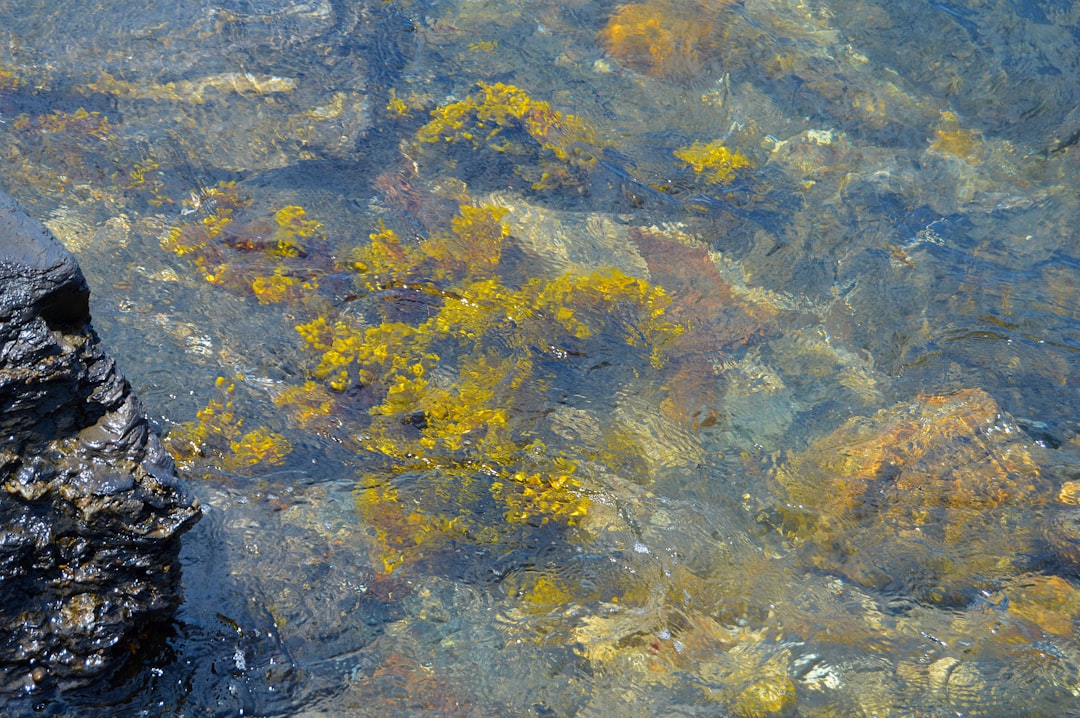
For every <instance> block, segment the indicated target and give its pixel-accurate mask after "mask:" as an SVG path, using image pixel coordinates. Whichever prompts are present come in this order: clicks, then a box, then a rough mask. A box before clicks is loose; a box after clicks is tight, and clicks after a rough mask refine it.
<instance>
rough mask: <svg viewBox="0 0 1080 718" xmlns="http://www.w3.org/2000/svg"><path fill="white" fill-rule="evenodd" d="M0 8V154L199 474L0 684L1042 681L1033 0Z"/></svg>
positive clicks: (148, 700) (911, 700) (681, 707)
mask: <svg viewBox="0 0 1080 718" xmlns="http://www.w3.org/2000/svg"><path fill="white" fill-rule="evenodd" d="M0 17H2V18H3V23H2V26H3V27H4V28H5V32H6V33H7V38H6V39H7V40H8V42H7V43H5V46H6V47H7V48H8V49H7V50H6V52H5V53H4V54H3V55H2V56H0V70H2V71H3V75H2V76H0V80H2V82H0V113H2V115H0V119H3V120H4V124H3V125H2V128H0V129H2V133H0V141H2V143H3V157H4V159H5V163H4V165H3V167H4V177H3V179H4V184H5V187H6V188H7V189H8V190H9V191H10V192H11V193H12V194H14V195H15V196H16V197H17V198H18V199H20V201H22V202H23V203H24V204H25V205H26V206H27V207H28V208H29V209H30V210H31V211H32V212H34V213H36V214H37V215H38V216H40V217H42V218H43V219H45V220H46V221H47V223H48V224H49V226H50V227H51V228H52V229H53V231H54V232H55V233H56V234H57V235H58V236H59V237H60V238H61V239H62V240H63V241H64V242H65V243H66V244H67V245H68V246H69V247H71V248H72V250H73V251H74V252H75V253H76V254H77V256H78V257H79V260H80V262H81V264H82V266H83V268H84V271H85V272H86V273H87V275H88V278H89V279H90V282H91V285H92V287H93V289H94V317H95V325H96V326H97V328H98V330H99V332H101V333H102V334H103V335H104V336H105V338H106V340H107V343H108V344H109V346H110V347H111V348H112V351H113V352H114V353H115V355H116V356H117V357H118V359H119V361H120V363H121V366H122V367H123V369H124V371H125V373H126V374H127V375H128V377H129V378H130V379H131V381H132V383H133V384H134V386H135V388H136V391H137V392H139V394H140V395H141V396H142V397H143V400H144V402H145V403H146V405H147V409H148V411H149V412H150V414H151V416H152V418H153V419H154V421H155V422H156V423H157V424H158V425H159V427H160V428H161V429H162V431H163V433H166V434H168V435H169V436H170V437H171V439H170V442H171V445H172V447H173V449H174V451H175V452H176V454H177V456H178V458H179V459H180V463H181V466H182V468H183V470H184V471H185V473H186V475H187V476H188V478H189V481H190V482H191V483H192V485H193V487H194V489H195V491H196V492H197V493H198V494H199V495H200V497H201V498H202V500H203V501H204V503H205V505H206V506H207V515H206V518H205V519H204V520H203V521H202V523H201V524H200V525H199V526H198V527H197V528H196V529H195V530H194V531H193V532H192V533H191V534H190V535H189V536H188V537H187V538H186V542H185V548H184V590H185V602H184V604H183V606H182V608H181V610H180V612H179V614H178V616H177V620H176V624H175V629H174V631H173V632H172V634H171V635H167V636H147V637H145V640H144V641H140V644H139V646H137V647H135V648H137V649H138V653H137V655H136V657H135V659H133V661H132V662H131V664H130V668H129V670H127V671H125V672H124V673H123V674H121V675H118V676H116V677H114V679H113V680H112V681H111V682H109V683H108V684H106V685H103V686H101V687H100V688H98V689H95V690H91V691H87V692H85V693H83V694H79V695H65V696H52V695H40V696H30V697H27V698H26V699H25V700H24V699H22V698H20V699H11V710H12V711H14V712H15V713H18V712H20V711H27V712H31V711H35V710H36V711H37V713H39V714H46V715H50V714H54V715H82V714H86V712H87V711H97V712H99V713H102V714H106V713H107V714H110V715H223V716H225V715H424V714H440V713H444V714H451V715H672V714H677V715H681V714H703V713H704V714H709V715H714V714H716V715H789V714H790V715H794V714H797V715H911V714H914V713H918V714H924V715H954V714H957V713H961V714H964V715H1022V714H1031V715H1068V714H1070V712H1075V710H1076V708H1075V706H1076V703H1077V698H1076V696H1077V694H1078V693H1080V653H1078V651H1077V645H1076V643H1075V632H1076V628H1075V627H1076V620H1077V618H1078V617H1080V597H1078V594H1077V591H1076V581H1077V573H1076V571H1077V568H1076V567H1077V565H1078V561H1077V556H1076V555H1075V549H1073V548H1072V545H1073V539H1074V538H1075V534H1074V532H1075V530H1076V529H1075V524H1074V521H1075V518H1076V517H1075V516H1074V514H1073V511H1074V510H1075V506H1074V503H1075V496H1076V493H1077V492H1076V488H1075V486H1074V485H1073V484H1072V483H1070V482H1072V481H1073V480H1074V479H1075V478H1076V477H1077V476H1078V475H1080V471H1078V470H1077V466H1078V464H1077V451H1078V445H1077V441H1076V440H1075V436H1076V434H1077V417H1076V409H1075V407H1076V406H1077V405H1078V404H1077V397H1076V387H1077V383H1076V380H1077V379H1076V370H1077V363H1076V351H1077V349H1078V342H1080V332H1078V328H1080V323H1078V318H1077V313H1076V305H1077V302H1076V290H1075V287H1076V285H1077V279H1078V277H1077V273H1078V270H1080V264H1078V261H1077V252H1076V240H1075V234H1074V227H1075V225H1076V216H1075V215H1076V208H1077V200H1076V197H1077V193H1076V191H1075V189H1076V188H1075V176H1076V168H1075V164H1076V152H1075V148H1074V147H1073V145H1074V143H1075V138H1076V136H1077V134H1078V132H1080V126H1077V124H1076V117H1075V111H1074V107H1075V104H1076V98H1075V93H1076V92H1077V89H1076V87H1075V86H1074V83H1070V82H1069V81H1068V80H1067V78H1068V77H1069V76H1070V73H1071V72H1072V71H1073V70H1074V68H1075V66H1076V62H1077V54H1078V48H1077V43H1076V41H1075V38H1076V33H1077V28H1078V27H1080V13H1078V11H1077V10H1075V9H1074V8H1073V7H1072V5H1071V4H1064V3H1053V2H1044V3H1017V2H1000V3H989V4H974V3H972V4H970V5H967V4H964V3H959V2H957V3H908V4H906V5H905V6H904V7H902V8H897V7H894V4H891V3H881V4H876V3H866V2H851V3H846V2H832V3H817V4H810V5H807V4H799V3H784V2H777V3H755V2H747V3H742V4H738V3H734V4H731V3H719V2H698V3H652V4H641V5H628V6H618V5H615V4H610V3H608V4H600V3H592V2H582V3H561V4H556V5H551V4H530V3H517V4H509V5H508V4H506V3H499V4H485V3H458V4H455V3H432V4H418V3H390V4H385V5H384V4H371V5H363V4H351V3H331V2H326V3H290V2H276V3H202V4H195V3H192V4H189V5H188V6H186V7H182V8H178V7H175V6H174V5H172V4H167V3H163V4H158V5H153V4H151V5H149V6H148V5H146V4H145V3H143V4H140V6H139V7H138V8H132V7H130V6H129V5H128V4H125V3H119V2H117V3H96V4H85V3H79V4H75V3H71V4H65V5H56V4H55V3H48V4H41V5H40V7H38V6H35V4H33V3H21V2H20V3H6V4H0ZM72 28H79V32H77V33H75V32H73V31H72ZM478 83H484V84H478ZM498 83H503V84H502V85H499V84H498ZM545 103H546V104H545ZM80 110H81V111H80ZM575 118H576V119H575ZM695 143H696V144H695ZM720 147H723V148H725V149H726V150H728V151H729V152H730V153H736V152H737V153H738V156H739V157H742V158H743V160H744V161H745V165H744V166H743V165H742V161H735V160H732V159H731V158H732V157H733V156H734V155H733V154H728V155H725V154H724V153H723V152H722V151H721V150H720V149H719V148H720ZM710 151H711V152H712V154H711V155H710V154H709V153H710ZM718 158H719V159H718ZM710 161H711V164H709V162H710ZM695 162H696V163H697V164H695ZM725 162H726V164H725ZM727 170H730V176H727V174H728V173H727ZM462 206H465V207H476V208H480V209H478V210H476V212H475V213H473V214H469V212H468V210H464V209H462ZM500 227H505V232H503V231H502V229H500ZM385 231H390V232H393V237H391V236H390V235H388V234H386V233H385ZM380 232H384V233H383V234H382V235H379V233H380ZM371 235H378V236H377V237H372V236H371ZM616 270H617V273H616ZM594 272H600V274H594ZM305 285H306V286H305ZM661 290H662V291H661ZM320 318H322V319H323V320H325V322H326V328H322V329H319V328H317V326H316V323H317V322H318V321H319V319H320ZM338 325H340V328H334V327H337V326H338ZM298 326H300V327H308V329H307V330H306V336H309V337H311V339H310V340H308V341H305V339H304V338H303V337H304V334H303V333H301V332H298V331H297V327H298ZM368 330H373V331H374V332H375V333H372V334H368V333H367V331H368ZM392 330H393V331H392ZM380 332H382V333H380ZM335 341H336V342H337V343H336V344H335ZM379 347H384V348H386V349H387V356H388V357H389V358H388V359H380V358H378V357H376V358H372V357H373V356H375V355H376V354H378V349H379ZM395 356H396V357H399V358H401V362H400V365H397V364H394V361H393V357H395ZM414 367H419V368H416V369H414ZM219 377H220V378H221V381H218V378H219ZM306 382H311V384H307V383H306ZM185 422H187V423H185Z"/></svg>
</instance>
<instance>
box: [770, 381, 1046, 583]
mask: <svg viewBox="0 0 1080 718" xmlns="http://www.w3.org/2000/svg"><path fill="white" fill-rule="evenodd" d="M776 476H777V479H778V480H779V482H780V484H781V485H782V486H783V488H784V490H785V492H786V494H787V499H788V504H787V507H786V509H785V512H786V514H787V519H788V521H789V524H788V529H789V530H790V532H791V535H792V537H793V538H794V539H795V540H796V542H797V543H798V544H799V545H800V546H801V548H802V550H803V552H804V558H805V559H806V560H807V561H809V562H810V563H812V564H813V565H815V566H817V567H819V568H823V569H826V570H829V571H833V572H836V573H839V574H841V575H844V576H847V577H848V578H850V579H852V580H855V581H858V582H859V583H861V584H863V585H867V586H874V587H882V588H884V587H890V588H896V589H903V590H906V591H907V592H910V593H911V594H913V595H914V596H915V597H917V598H920V599H925V600H931V601H946V602H949V601H954V600H958V599H961V598H962V595H963V594H965V593H966V592H970V591H972V590H974V589H984V588H988V587H993V586H994V585H995V584H996V582H997V581H998V580H1000V579H1003V578H1005V577H1007V576H1011V575H1013V574H1014V573H1015V572H1016V571H1017V569H1018V567H1020V566H1021V565H1022V564H1023V563H1024V561H1025V558H1024V557H1025V554H1026V553H1028V552H1030V551H1032V550H1033V549H1034V546H1035V541H1036V536H1035V535H1034V529H1033V525H1032V522H1031V521H1030V520H1029V517H1030V512H1031V510H1032V507H1037V506H1039V505H1041V504H1045V503H1046V497H1048V496H1051V495H1052V494H1050V492H1049V491H1048V490H1047V489H1046V487H1044V486H1043V484H1044V483H1045V481H1044V480H1043V479H1042V478H1041V477H1040V474H1039V469H1038V466H1037V465H1036V463H1035V460H1034V458H1033V457H1032V454H1031V452H1030V447H1029V446H1028V444H1027V443H1026V442H1025V441H1024V440H1023V435H1022V434H1021V432H1019V431H1018V430H1017V429H1016V427H1015V426H1014V425H1013V424H1012V422H1011V420H1010V419H1009V418H1008V417H1007V416H1005V415H1004V414H1003V413H1002V411H1001V410H1000V409H999V408H998V406H997V404H996V403H995V402H994V400H993V399H992V398H991V397H990V396H989V395H988V394H987V393H986V392H984V391H981V390H978V389H966V390H963V391H959V392H956V393H955V394H952V395H947V396H920V397H918V398H916V399H914V400H912V401H909V402H905V403H901V404H898V405H896V406H893V407H891V408H889V409H884V410H882V411H880V412H878V413H877V414H875V415H874V416H872V417H857V418H854V419H851V420H849V421H848V422H846V423H845V424H844V425H842V426H841V427H839V428H838V429H837V430H836V431H834V432H833V433H832V434H830V435H828V436H826V437H823V438H821V439H819V440H817V441H816V442H814V444H812V445H811V446H810V447H809V448H808V449H807V450H806V451H804V452H802V453H800V454H796V455H792V456H790V457H789V458H788V460H787V461H786V462H785V464H784V465H783V466H781V467H780V469H778V471H777V474H776ZM1025 515H1026V516H1027V518H1025Z"/></svg>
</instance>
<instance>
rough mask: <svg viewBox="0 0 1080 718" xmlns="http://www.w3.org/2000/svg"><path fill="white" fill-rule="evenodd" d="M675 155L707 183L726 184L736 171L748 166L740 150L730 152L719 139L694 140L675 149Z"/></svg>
mask: <svg viewBox="0 0 1080 718" xmlns="http://www.w3.org/2000/svg"><path fill="white" fill-rule="evenodd" d="M674 154H675V156H676V157H677V158H678V159H680V160H682V161H683V162H685V163H686V164H688V165H690V166H691V167H693V168H694V174H696V175H698V176H699V177H703V178H704V179H705V181H706V182H708V183H709V184H720V185H723V184H728V183H729V182H731V180H732V179H734V177H735V173H736V171H738V170H740V169H743V168H745V167H750V166H751V164H750V160H748V159H747V158H746V157H745V156H743V154H742V153H741V152H739V151H738V150H735V151H734V152H732V151H731V150H730V149H728V148H727V146H726V145H724V143H722V142H720V141H719V140H717V141H715V142H695V143H694V144H692V145H690V146H689V147H682V148H680V149H677V150H675V152H674Z"/></svg>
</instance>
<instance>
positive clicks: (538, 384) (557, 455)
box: [277, 205, 683, 571]
mask: <svg viewBox="0 0 1080 718" xmlns="http://www.w3.org/2000/svg"><path fill="white" fill-rule="evenodd" d="M504 213H505V210H504V209H502V208H500V207H494V206H470V205H464V206H462V207H460V209H459V213H458V215H457V216H456V217H455V218H454V220H453V221H452V222H451V226H450V229H449V231H445V232H442V233H435V234H433V235H432V236H430V237H427V238H425V239H423V240H422V241H420V242H418V243H417V242H406V241H404V240H402V239H401V238H400V237H398V235H397V234H396V233H395V232H393V231H392V230H390V229H386V228H382V229H381V230H380V231H378V232H375V233H372V235H371V236H370V241H369V244H367V245H366V246H362V247H358V248H356V249H355V250H354V251H353V252H352V253H351V254H350V255H349V256H348V258H347V260H346V264H347V266H348V268H349V269H351V271H353V272H355V277H356V279H355V284H356V286H357V289H358V291H360V292H361V293H362V294H363V295H364V296H363V299H361V300H359V301H361V303H362V304H363V305H364V307H365V310H366V317H367V318H366V319H360V318H358V317H356V316H355V315H341V316H336V317H334V316H325V315H320V316H317V317H315V318H313V319H312V320H310V321H308V322H305V323H302V324H300V325H298V326H297V331H298V332H299V334H300V336H301V337H302V338H303V340H304V342H305V343H306V345H307V347H308V349H309V350H310V351H311V352H312V353H313V355H314V358H315V363H314V365H313V366H312V368H311V376H312V380H313V381H312V382H309V383H307V384H305V385H304V386H303V387H302V388H297V389H291V390H286V391H283V392H281V394H280V395H279V396H278V399H277V400H278V403H279V405H281V406H283V407H284V408H285V409H286V410H288V411H290V412H291V413H292V414H293V416H294V418H295V420H296V421H297V423H298V424H300V425H302V426H319V425H320V422H321V421H322V423H323V425H324V426H326V424H325V421H324V420H321V419H320V417H330V416H348V417H350V419H349V421H348V422H347V423H348V424H350V425H351V424H355V426H353V427H352V428H350V429H348V431H347V432H346V434H347V435H348V436H350V437H351V439H349V442H350V444H351V445H352V446H353V447H354V448H355V449H356V450H358V451H360V452H362V453H364V454H367V455H368V457H369V459H370V461H369V462H368V464H369V465H375V466H380V467H381V468H379V469H375V470H369V471H367V472H366V473H365V475H364V477H363V478H362V479H361V488H360V489H359V491H358V494H357V506H358V507H359V509H360V512H361V514H362V516H363V517H364V519H365V522H367V523H369V524H370V525H372V526H374V527H375V529H376V532H377V537H376V538H377V544H378V545H377V547H376V559H377V565H381V566H382V567H383V569H384V570H386V571H391V570H393V569H394V568H396V567H397V566H399V565H401V564H402V563H406V562H409V561H415V560H417V559H418V558H420V557H422V556H424V555H425V554H430V553H431V552H433V551H435V550H437V549H438V548H440V547H441V546H444V545H445V544H447V542H449V541H451V540H454V541H458V542H465V543H468V544H478V545H489V544H493V543H495V542H498V541H499V540H500V539H502V538H504V537H505V536H506V535H507V534H508V533H513V532H517V531H519V530H520V529H521V528H522V527H525V526H532V527H540V526H544V525H547V524H556V525H559V526H562V527H564V528H565V529H570V528H573V527H579V528H580V527H581V526H583V524H584V521H585V519H586V517H587V515H588V513H589V510H590V505H591V503H592V498H591V494H592V493H593V492H594V491H595V488H594V487H593V486H592V485H593V483H594V480H593V479H591V478H590V475H589V472H583V471H582V468H581V466H582V464H581V458H582V457H577V456H574V455H572V454H567V453H564V452H563V451H560V450H557V449H552V448H549V443H550V442H551V439H552V438H554V437H552V436H551V435H550V433H549V432H548V431H547V430H545V429H544V428H543V424H542V422H540V421H539V418H540V417H542V414H543V410H542V409H541V408H538V407H543V406H545V405H548V404H550V403H552V401H553V399H552V398H550V397H546V395H547V393H548V392H549V391H550V387H551V385H552V384H553V383H554V382H555V381H556V377H555V375H554V374H553V369H554V367H555V366H556V365H558V364H559V363H561V362H563V361H566V360H567V359H568V357H571V356H573V357H587V356H589V355H590V354H591V353H593V352H595V351H598V347H599V346H603V345H605V344H608V345H610V344H614V345H617V346H621V347H623V349H622V351H624V352H625V354H626V359H625V361H626V363H627V364H628V365H630V366H638V367H639V369H640V370H647V369H650V368H651V369H653V370H655V369H657V368H659V367H661V366H662V365H663V364H664V361H665V356H664V349H665V346H667V345H668V344H669V342H671V340H672V339H674V338H675V337H677V336H678V335H679V334H680V333H681V332H682V331H683V329H682V327H681V326H679V325H677V324H675V323H672V322H670V321H668V320H667V319H666V318H665V312H666V309H667V307H668V305H669V303H670V299H669V298H668V296H667V293H666V292H665V291H664V290H663V289H662V288H660V287H657V286H653V285H651V284H649V283H648V282H646V281H644V280H642V279H639V278H635V277H631V276H628V275H626V274H623V273H622V272H619V271H617V270H614V269H610V270H597V271H592V272H566V273H563V274H561V275H558V276H553V277H530V278H527V279H526V280H524V281H523V282H522V283H521V284H520V285H518V286H510V285H508V284H506V283H505V282H504V281H503V279H502V278H501V277H500V276H499V274H498V273H497V271H496V270H497V268H498V265H499V258H500V254H501V252H502V245H503V242H504V241H505V239H506V238H507V236H508V232H507V230H506V228H505V226H504V225H503V224H502V223H501V221H500V220H501V218H502V216H503V214H504ZM401 302H405V303H411V304H416V305H419V307H420V309H416V308H415V307H406V308H405V309H402V308H401V307H400V306H398V305H399V303H401ZM548 365H551V368H548ZM358 402H359V406H360V407H363V408H364V409H365V411H364V414H362V415H357V414H356V409H357V408H358ZM347 407H353V408H352V410H351V411H350V410H348V409H347ZM585 458H589V457H585Z"/></svg>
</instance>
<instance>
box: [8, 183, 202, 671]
mask: <svg viewBox="0 0 1080 718" xmlns="http://www.w3.org/2000/svg"><path fill="white" fill-rule="evenodd" d="M89 297H90V290H89V287H88V285H87V282H86V279H85V278H84V277H83V274H82V272H81V271H80V269H79V267H78V265H77V264H76V262H75V259H74V258H73V257H72V255H71V254H70V253H68V252H67V250H66V249H64V247H63V246H62V245H61V244H60V243H59V242H58V241H57V240H56V239H55V238H54V237H53V236H52V235H51V234H50V233H49V232H48V230H47V229H46V228H45V227H44V226H43V225H42V224H41V223H40V222H37V221H36V220H34V219H32V218H30V217H29V216H27V215H26V214H25V213H24V212H23V211H22V210H21V209H20V208H19V206H18V205H17V204H16V203H15V202H14V201H13V200H12V199H11V198H10V197H8V196H7V195H6V194H3V193H2V192H0V691H4V690H6V691H10V690H18V689H27V690H28V689H32V688H35V687H38V686H41V685H43V684H46V683H48V684H54V685H59V686H61V687H63V686H68V685H76V684H79V683H83V682H85V681H88V680H90V679H92V678H94V677H96V676H99V675H101V674H103V673H104V672H106V671H108V670H109V669H111V668H113V667H115V666H116V665H117V664H118V662H119V660H120V659H121V657H122V655H123V653H124V652H125V651H123V650H122V649H123V648H125V645H126V644H127V645H128V646H129V647H130V645H133V644H132V643H131V642H132V641H134V640H135V639H137V637H138V635H139V632H140V631H145V630H146V629H147V627H148V625H151V624H152V622H153V621H154V620H155V619H159V618H167V616H168V614H169V612H170V611H171V610H172V609H173V608H174V607H175V605H176V603H177V600H178V594H177V589H178V585H179V582H178V579H179V573H180V572H179V565H178V560H177V559H178V554H179V548H180V541H179V538H180V535H181V534H182V533H183V532H184V531H186V530H187V529H188V528H190V527H191V526H192V525H193V524H194V523H195V521H196V520H197V519H198V517H199V515H200V510H199V506H198V502H197V501H196V500H195V499H193V498H192V497H191V496H189V495H188V494H187V493H186V492H185V491H184V490H183V489H182V488H181V487H180V485H179V483H178V480H177V478H176V472H175V469H174V466H173V463H172V460H171V458H170V457H169V456H168V454H166V453H165V451H164V449H163V448H162V445H161V442H160V441H159V440H158V438H157V436H155V435H154V434H153V433H152V432H151V431H150V429H149V426H148V423H147V421H146V418H145V415H144V412H143V409H142V406H141V404H140V403H139V401H138V399H137V398H136V397H135V396H134V394H133V393H132V391H131V387H130V386H129V385H128V383H127V381H126V380H125V379H124V377H123V376H122V375H121V374H120V372H119V371H118V370H117V368H116V364H115V363H114V361H113V360H112V359H111V358H110V357H109V356H108V355H107V354H106V353H105V352H104V350H103V349H102V346H101V341H100V339H99V338H98V336H97V334H96V333H95V332H94V330H93V328H92V327H91V325H90V311H89Z"/></svg>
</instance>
